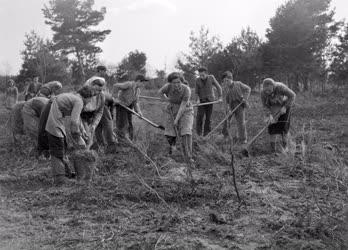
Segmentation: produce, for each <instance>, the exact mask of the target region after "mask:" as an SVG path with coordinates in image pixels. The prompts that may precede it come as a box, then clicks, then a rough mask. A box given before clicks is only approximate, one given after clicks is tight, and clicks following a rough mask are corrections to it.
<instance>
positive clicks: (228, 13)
mask: <svg viewBox="0 0 348 250" xmlns="http://www.w3.org/2000/svg"><path fill="white" fill-rule="evenodd" d="M308 1H311V0H308ZM47 2H48V0H0V30H1V32H2V36H1V39H0V74H3V73H6V72H10V73H12V74H16V73H18V71H19V69H20V65H21V63H22V60H21V56H20V51H21V50H23V48H24V46H23V41H24V35H25V33H26V32H29V31H30V30H35V31H36V32H37V33H39V34H40V35H41V36H43V37H45V38H51V36H52V33H51V31H50V28H49V27H48V26H47V25H45V23H44V18H43V14H42V11H41V9H42V7H43V6H44V4H45V3H47ZM95 2H96V6H97V7H98V8H99V7H101V6H105V7H106V8H107V14H106V16H105V20H104V21H103V22H102V23H101V25H100V28H107V29H111V30H112V32H111V34H110V35H109V36H107V38H106V40H105V41H104V42H103V43H102V44H101V47H102V49H103V53H102V54H101V55H100V58H101V60H102V61H104V62H106V63H107V64H117V63H118V62H120V60H121V59H122V58H123V57H124V56H125V55H126V54H127V53H128V52H130V51H133V50H135V49H138V50H140V51H143V52H145V53H146V55H147V58H148V64H149V69H152V70H154V69H163V68H164V67H165V65H166V67H167V70H171V69H173V67H174V65H175V61H176V59H177V57H178V56H179V55H180V52H185V51H187V50H188V43H189V39H188V37H189V34H190V31H198V30H199V28H200V26H201V25H205V26H206V27H208V28H209V30H210V32H211V34H213V35H217V36H218V37H219V38H220V39H221V40H222V42H223V43H224V44H226V43H228V42H229V41H230V40H231V39H232V38H233V37H234V36H237V35H238V34H239V33H240V31H241V29H242V28H245V27H247V26H250V27H251V28H252V29H253V30H255V31H256V32H257V33H258V34H259V35H260V36H262V37H264V34H265V30H266V28H268V27H269V19H270V18H271V17H272V16H274V14H275V11H276V9H277V7H279V6H280V5H281V4H282V3H284V2H285V0H215V1H212V0H209V1H208V0H95ZM332 8H336V16H335V18H336V19H337V20H341V19H343V18H347V17H348V0H332Z"/></svg>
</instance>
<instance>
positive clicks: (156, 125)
mask: <svg viewBox="0 0 348 250" xmlns="http://www.w3.org/2000/svg"><path fill="white" fill-rule="evenodd" d="M116 105H120V106H121V107H122V108H124V109H126V110H128V111H129V112H131V113H132V114H134V115H136V116H137V117H139V118H140V119H142V120H144V121H146V122H147V123H149V124H151V125H152V126H154V127H156V128H161V126H160V125H158V124H156V123H154V122H152V121H150V120H149V119H147V118H145V117H144V116H141V115H140V114H138V113H137V112H135V111H134V110H133V109H130V108H128V107H127V106H125V105H123V104H121V103H117V104H116Z"/></svg>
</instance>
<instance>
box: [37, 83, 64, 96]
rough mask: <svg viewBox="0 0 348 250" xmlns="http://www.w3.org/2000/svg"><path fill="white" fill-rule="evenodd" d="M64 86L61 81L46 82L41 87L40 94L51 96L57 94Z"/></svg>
mask: <svg viewBox="0 0 348 250" xmlns="http://www.w3.org/2000/svg"><path fill="white" fill-rule="evenodd" d="M62 87H63V86H62V84H61V83H60V82H59V81H51V82H48V83H45V84H44V85H42V86H41V88H40V89H39V92H38V96H41V97H46V98H50V97H51V96H55V95H57V94H58V93H59V91H60V90H61V89H62Z"/></svg>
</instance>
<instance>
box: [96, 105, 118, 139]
mask: <svg viewBox="0 0 348 250" xmlns="http://www.w3.org/2000/svg"><path fill="white" fill-rule="evenodd" d="M112 125H113V124H112V116H111V113H110V109H109V108H108V107H107V106H104V110H103V116H102V117H101V119H100V122H99V124H98V126H97V127H96V129H95V137H96V139H97V142H98V144H99V145H104V144H105V141H106V143H107V144H108V145H110V144H112V143H113V142H114V134H113V126H112Z"/></svg>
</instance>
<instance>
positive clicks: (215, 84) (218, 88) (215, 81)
mask: <svg viewBox="0 0 348 250" xmlns="http://www.w3.org/2000/svg"><path fill="white" fill-rule="evenodd" d="M211 77H212V78H213V85H214V86H215V88H216V90H217V92H218V99H221V98H222V88H221V86H220V84H219V83H218V81H217V80H216V79H215V77H214V76H213V75H212V76H211Z"/></svg>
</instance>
